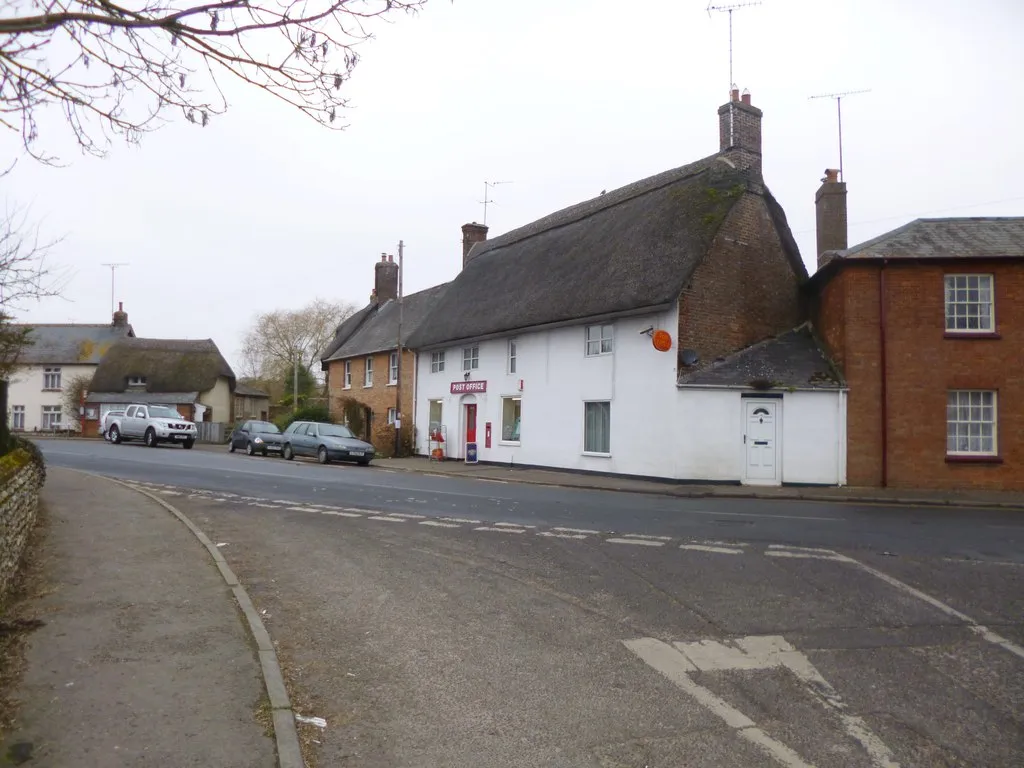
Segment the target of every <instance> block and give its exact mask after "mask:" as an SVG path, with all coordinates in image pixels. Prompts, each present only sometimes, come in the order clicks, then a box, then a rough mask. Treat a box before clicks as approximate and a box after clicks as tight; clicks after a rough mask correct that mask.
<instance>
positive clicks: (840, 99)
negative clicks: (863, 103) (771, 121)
mask: <svg viewBox="0 0 1024 768" xmlns="http://www.w3.org/2000/svg"><path fill="white" fill-rule="evenodd" d="M870 92H871V89H870V88H866V89H864V90H860V91H843V92H842V93H821V94H818V95H817V96H809V97H808V98H809V99H835V100H836V113H837V115H838V117H839V180H840V181H843V97H844V96H854V95H856V94H858V93H870Z"/></svg>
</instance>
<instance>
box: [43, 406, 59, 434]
mask: <svg viewBox="0 0 1024 768" xmlns="http://www.w3.org/2000/svg"><path fill="white" fill-rule="evenodd" d="M60 412H61V407H60V406H59V405H44V406H43V423H42V428H43V429H53V428H54V427H59V426H60Z"/></svg>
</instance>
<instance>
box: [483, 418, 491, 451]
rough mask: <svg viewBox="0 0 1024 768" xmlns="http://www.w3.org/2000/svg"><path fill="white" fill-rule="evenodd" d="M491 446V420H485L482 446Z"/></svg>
mask: <svg viewBox="0 0 1024 768" xmlns="http://www.w3.org/2000/svg"><path fill="white" fill-rule="evenodd" d="M490 447H491V422H489V421H488V422H487V424H486V425H485V426H484V448H490Z"/></svg>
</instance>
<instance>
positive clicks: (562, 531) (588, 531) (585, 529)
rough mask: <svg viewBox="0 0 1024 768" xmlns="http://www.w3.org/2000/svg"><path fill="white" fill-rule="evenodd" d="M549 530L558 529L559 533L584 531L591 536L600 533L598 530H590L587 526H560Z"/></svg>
mask: <svg viewBox="0 0 1024 768" xmlns="http://www.w3.org/2000/svg"><path fill="white" fill-rule="evenodd" d="M551 530H552V531H558V532H559V533H586V534H590V535H592V536H596V535H598V534H599V533H601V532H600V531H591V530H589V529H587V528H562V527H555V528H552V529H551Z"/></svg>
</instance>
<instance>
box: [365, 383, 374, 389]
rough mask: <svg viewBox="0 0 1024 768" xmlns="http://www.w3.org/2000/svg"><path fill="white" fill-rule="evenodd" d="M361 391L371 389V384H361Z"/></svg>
mask: <svg viewBox="0 0 1024 768" xmlns="http://www.w3.org/2000/svg"><path fill="white" fill-rule="evenodd" d="M363 389H373V384H363Z"/></svg>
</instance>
